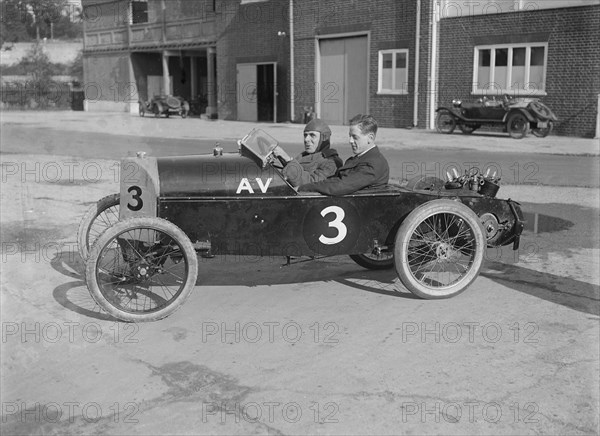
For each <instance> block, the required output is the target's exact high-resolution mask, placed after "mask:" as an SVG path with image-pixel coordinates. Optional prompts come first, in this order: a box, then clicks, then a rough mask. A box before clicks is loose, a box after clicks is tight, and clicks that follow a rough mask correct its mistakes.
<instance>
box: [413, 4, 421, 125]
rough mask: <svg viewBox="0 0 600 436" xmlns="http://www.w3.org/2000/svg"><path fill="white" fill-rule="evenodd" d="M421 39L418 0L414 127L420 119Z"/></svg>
mask: <svg viewBox="0 0 600 436" xmlns="http://www.w3.org/2000/svg"><path fill="white" fill-rule="evenodd" d="M420 40H421V0H417V28H416V29H415V91H414V96H413V98H414V108H413V127H417V122H418V121H419V50H420Z"/></svg>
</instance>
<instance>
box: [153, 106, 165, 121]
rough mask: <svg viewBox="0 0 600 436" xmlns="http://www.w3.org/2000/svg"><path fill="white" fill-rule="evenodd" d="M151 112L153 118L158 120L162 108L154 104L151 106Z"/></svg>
mask: <svg viewBox="0 0 600 436" xmlns="http://www.w3.org/2000/svg"><path fill="white" fill-rule="evenodd" d="M152 112H154V116H155V117H156V118H159V117H160V115H161V114H162V112H163V107H162V105H161V104H158V103H157V104H155V105H154V106H152Z"/></svg>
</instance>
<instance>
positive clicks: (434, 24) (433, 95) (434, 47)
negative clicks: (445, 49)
mask: <svg viewBox="0 0 600 436" xmlns="http://www.w3.org/2000/svg"><path fill="white" fill-rule="evenodd" d="M438 14H439V3H438V1H437V0H434V2H433V11H432V14H431V54H430V56H431V59H430V66H431V73H430V75H429V77H430V79H429V80H430V82H429V83H430V86H429V128H430V129H432V130H433V129H435V109H436V106H437V57H438V53H437V51H438V42H437V33H438Z"/></svg>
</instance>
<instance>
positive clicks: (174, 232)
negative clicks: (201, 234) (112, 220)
mask: <svg viewBox="0 0 600 436" xmlns="http://www.w3.org/2000/svg"><path fill="white" fill-rule="evenodd" d="M197 276H198V258H197V257H196V252H195V251H194V247H193V246H192V243H191V242H190V240H189V238H188V237H187V236H186V235H185V233H183V231H181V229H179V227H177V226H175V225H174V224H172V223H171V222H169V221H167V220H164V219H161V218H131V219H128V220H124V221H120V222H118V223H117V224H115V225H114V226H112V227H111V228H110V229H108V230H107V231H106V232H104V233H103V234H102V235H101V236H100V237H99V238H98V240H97V241H96V243H95V244H94V246H93V247H92V250H91V252H90V257H89V259H88V261H87V263H86V270H85V279H86V283H87V286H88V289H89V291H90V293H91V295H92V297H93V298H94V300H95V301H96V302H97V303H98V304H99V305H100V307H102V308H103V309H104V310H105V311H106V312H108V313H109V314H110V315H112V316H114V317H115V318H118V319H120V320H123V321H131V322H141V321H155V320H158V319H161V318H164V317H166V316H168V315H171V314H172V313H173V312H175V311H176V310H177V309H179V308H180V307H181V305H182V304H183V303H184V301H185V300H186V299H187V298H188V297H189V295H190V293H191V292H192V289H193V288H194V285H195V284H196V278H197Z"/></svg>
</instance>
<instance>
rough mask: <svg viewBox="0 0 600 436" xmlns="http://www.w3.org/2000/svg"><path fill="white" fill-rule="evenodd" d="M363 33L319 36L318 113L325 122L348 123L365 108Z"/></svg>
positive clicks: (364, 50) (366, 45) (366, 72)
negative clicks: (359, 34)
mask: <svg viewBox="0 0 600 436" xmlns="http://www.w3.org/2000/svg"><path fill="white" fill-rule="evenodd" d="M367 49H368V44H367V37H366V36H357V37H351V38H331V39H320V40H319V53H320V54H319V56H320V59H319V61H320V64H319V65H320V71H319V76H320V86H319V91H320V94H319V98H320V116H321V118H322V119H323V120H324V121H325V122H327V123H329V124H348V120H349V119H350V118H352V117H353V116H354V115H356V114H359V113H366V112H367V96H368V80H367V77H368V57H367V56H368V53H367V52H368V50H367Z"/></svg>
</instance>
